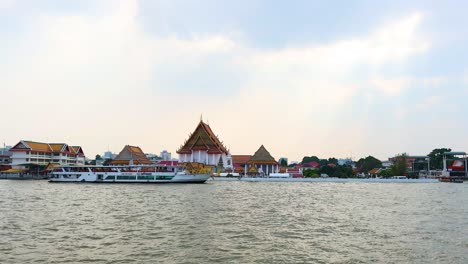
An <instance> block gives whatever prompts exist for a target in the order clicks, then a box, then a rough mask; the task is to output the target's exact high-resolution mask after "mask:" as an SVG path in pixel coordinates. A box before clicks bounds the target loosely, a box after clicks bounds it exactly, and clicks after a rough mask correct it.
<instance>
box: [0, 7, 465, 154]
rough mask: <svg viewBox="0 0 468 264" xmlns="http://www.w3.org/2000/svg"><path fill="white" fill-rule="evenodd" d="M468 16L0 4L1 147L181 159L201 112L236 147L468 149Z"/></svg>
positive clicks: (237, 150) (460, 12) (373, 10)
mask: <svg viewBox="0 0 468 264" xmlns="http://www.w3.org/2000/svg"><path fill="white" fill-rule="evenodd" d="M467 8H468V3H465V2H460V1H438V2H428V1H419V0H416V1H411V2H407V1H378V2H375V1H369V0H362V1H353V2H352V3H351V2H349V3H348V2H343V1H327V2H323V1H305V0H303V1H299V0H298V1H287V2H285V1H266V0H253V1H246V0H239V1H214V0H207V1H202V2H200V1H192V0H185V1H184V0H173V1H149V0H142V1H137V0H120V1H110V0H96V1H74V2H69V1H60V0H43V1H21V0H18V1H14V0H3V1H2V0H0V35H1V36H2V40H3V41H0V57H1V58H2V60H0V98H2V109H3V110H4V114H3V115H2V126H1V132H2V133H1V135H0V139H2V140H3V141H4V142H5V143H6V144H7V145H12V146H13V145H14V144H16V143H17V142H19V141H20V140H33V141H39V142H59V143H60V142H67V143H70V144H73V145H80V146H82V147H83V150H84V151H85V154H86V155H87V156H88V157H94V156H95V155H96V154H101V153H104V152H105V151H108V150H110V151H111V152H119V151H120V150H121V149H122V147H123V146H125V145H127V144H130V145H136V146H140V147H141V148H142V149H143V150H144V151H145V152H146V153H159V152H160V151H162V150H167V151H168V152H171V153H175V152H176V150H177V149H178V148H179V147H180V145H181V144H182V143H183V142H184V140H185V139H187V138H188V135H189V133H191V132H193V130H194V129H195V127H196V125H197V123H198V122H199V120H200V115H201V114H202V115H203V119H204V120H205V121H206V122H208V123H209V124H210V126H211V127H212V129H213V131H214V133H215V134H217V135H218V136H219V138H220V140H222V141H223V142H224V144H225V145H226V147H228V148H229V149H230V151H231V153H232V154H248V155H251V154H253V153H254V152H255V151H256V150H257V149H258V148H259V147H260V146H261V145H262V144H263V145H264V146H265V147H266V148H267V149H268V151H269V152H270V153H271V154H272V155H273V157H275V158H276V159H279V158H280V157H287V158H288V159H289V160H299V161H300V160H301V159H302V157H303V156H310V155H316V156H319V157H323V158H328V157H335V158H347V157H353V158H355V159H359V158H361V157H365V156H368V155H372V156H375V157H377V158H379V159H387V158H388V157H391V156H394V155H395V154H398V153H402V152H407V153H410V154H412V155H426V154H428V153H429V152H430V151H431V150H432V149H434V148H440V147H448V148H452V149H453V150H456V151H468V142H466V140H463V138H464V136H465V131H467V129H468V124H467V123H466V122H464V120H465V119H464V113H466V112H467V111H468V104H466V98H468V65H467V63H466V62H467V61H468V51H467V50H466V46H467V45H468V28H467V27H466V25H467V24H468V16H466V14H465V13H466V12H465V10H467ZM2 146H3V142H2Z"/></svg>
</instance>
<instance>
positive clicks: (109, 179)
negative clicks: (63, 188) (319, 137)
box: [49, 165, 211, 183]
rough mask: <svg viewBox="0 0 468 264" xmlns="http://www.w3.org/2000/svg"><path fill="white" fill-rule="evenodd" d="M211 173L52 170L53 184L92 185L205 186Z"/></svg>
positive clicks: (138, 168) (153, 168)
mask: <svg viewBox="0 0 468 264" xmlns="http://www.w3.org/2000/svg"><path fill="white" fill-rule="evenodd" d="M210 177H211V174H210V173H208V172H207V171H201V170H200V171H187V170H186V169H185V168H184V167H172V168H167V167H166V166H157V165H126V166H87V165H84V166H61V167H57V168H55V169H54V170H53V171H52V175H51V177H50V178H49V182H92V183H204V182H206V181H207V180H208V179H209V178H210Z"/></svg>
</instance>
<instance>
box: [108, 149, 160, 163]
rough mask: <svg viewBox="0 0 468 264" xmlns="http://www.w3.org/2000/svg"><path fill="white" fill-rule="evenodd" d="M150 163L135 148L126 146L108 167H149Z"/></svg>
mask: <svg viewBox="0 0 468 264" xmlns="http://www.w3.org/2000/svg"><path fill="white" fill-rule="evenodd" d="M150 164H151V161H150V160H149V159H148V157H146V155H145V153H144V152H143V150H141V148H140V147H137V146H130V145H126V146H125V147H124V148H123V149H122V151H120V153H119V154H118V155H117V157H115V159H114V160H112V161H111V162H110V165H150Z"/></svg>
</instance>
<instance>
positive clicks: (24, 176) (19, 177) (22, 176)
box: [0, 173, 47, 180]
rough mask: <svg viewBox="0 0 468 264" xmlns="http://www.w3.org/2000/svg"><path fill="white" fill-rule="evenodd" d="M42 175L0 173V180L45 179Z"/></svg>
mask: <svg viewBox="0 0 468 264" xmlns="http://www.w3.org/2000/svg"><path fill="white" fill-rule="evenodd" d="M46 179H47V178H45V177H44V176H37V175H30V174H18V173H3V174H1V173H0V180H46Z"/></svg>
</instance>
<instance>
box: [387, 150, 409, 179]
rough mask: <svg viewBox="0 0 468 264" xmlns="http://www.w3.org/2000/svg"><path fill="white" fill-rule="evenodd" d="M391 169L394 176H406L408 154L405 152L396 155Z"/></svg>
mask: <svg viewBox="0 0 468 264" xmlns="http://www.w3.org/2000/svg"><path fill="white" fill-rule="evenodd" d="M391 170H392V174H393V175H394V176H404V175H406V176H407V175H408V155H407V154H406V153H403V154H398V155H396V156H395V158H394V162H393V165H392V167H391Z"/></svg>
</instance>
